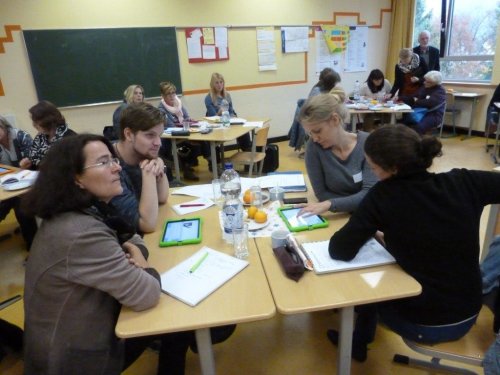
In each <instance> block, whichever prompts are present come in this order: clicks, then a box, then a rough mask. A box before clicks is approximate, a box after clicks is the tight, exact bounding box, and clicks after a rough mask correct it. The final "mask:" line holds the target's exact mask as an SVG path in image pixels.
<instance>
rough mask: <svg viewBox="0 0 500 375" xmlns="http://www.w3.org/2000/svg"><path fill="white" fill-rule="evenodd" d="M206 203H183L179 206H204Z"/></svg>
mask: <svg viewBox="0 0 500 375" xmlns="http://www.w3.org/2000/svg"><path fill="white" fill-rule="evenodd" d="M204 205H205V204H204V203H191V204H181V205H180V206H179V207H202V206H204Z"/></svg>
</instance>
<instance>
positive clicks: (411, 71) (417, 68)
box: [390, 48, 429, 100]
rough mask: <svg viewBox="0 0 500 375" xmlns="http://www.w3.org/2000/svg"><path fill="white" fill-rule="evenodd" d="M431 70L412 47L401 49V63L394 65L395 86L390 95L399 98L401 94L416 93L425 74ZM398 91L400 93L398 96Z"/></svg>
mask: <svg viewBox="0 0 500 375" xmlns="http://www.w3.org/2000/svg"><path fill="white" fill-rule="evenodd" d="M428 71H429V68H428V67H427V64H426V63H425V61H424V60H422V59H420V57H419V56H418V55H417V54H416V53H413V51H412V49H411V48H403V49H401V51H399V63H397V64H396V66H395V67H394V77H395V78H394V86H392V89H391V92H390V94H391V95H390V96H391V97H392V98H393V99H394V100H397V99H398V97H399V96H411V95H414V94H415V93H416V92H417V91H418V89H420V87H422V83H423V82H424V75H425V73H427V72H428ZM396 92H397V93H398V94H397V96H395V95H396Z"/></svg>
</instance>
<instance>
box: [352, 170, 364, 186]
mask: <svg viewBox="0 0 500 375" xmlns="http://www.w3.org/2000/svg"><path fill="white" fill-rule="evenodd" d="M352 179H353V180H354V183H355V184H357V183H358V182H361V181H363V172H359V173H356V174H355V175H353V176H352Z"/></svg>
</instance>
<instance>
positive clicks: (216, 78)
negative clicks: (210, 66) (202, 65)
mask: <svg viewBox="0 0 500 375" xmlns="http://www.w3.org/2000/svg"><path fill="white" fill-rule="evenodd" d="M216 81H222V82H223V83H224V87H223V88H222V91H221V93H220V96H222V97H223V98H226V99H227V100H228V101H231V99H230V98H231V95H229V93H228V92H227V91H226V81H225V80H224V76H223V75H222V74H220V73H212V77H210V91H209V92H208V94H209V95H210V98H212V103H214V104H216V103H217V97H218V96H219V93H218V92H217V90H216V89H215V82H216Z"/></svg>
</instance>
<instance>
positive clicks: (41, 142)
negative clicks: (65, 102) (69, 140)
mask: <svg viewBox="0 0 500 375" xmlns="http://www.w3.org/2000/svg"><path fill="white" fill-rule="evenodd" d="M29 112H30V115H31V121H33V126H34V127H35V129H36V130H37V132H38V133H37V135H36V136H35V139H33V143H32V144H31V147H30V149H29V152H28V157H24V158H23V159H21V161H20V162H19V166H20V167H21V168H24V169H38V166H39V165H40V162H41V161H42V159H43V158H44V156H45V154H46V153H47V151H48V150H49V148H50V147H51V146H52V144H53V143H54V142H57V141H58V140H60V139H62V138H64V137H68V136H71V135H75V134H76V133H75V132H74V131H73V130H71V129H70V128H69V127H68V125H67V124H66V120H65V119H64V117H63V115H62V114H61V112H59V110H58V109H57V107H56V106H55V105H54V104H52V103H51V102H48V101H46V100H42V101H41V102H39V103H38V104H35V105H34V106H33V107H31V108H30V109H29Z"/></svg>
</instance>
